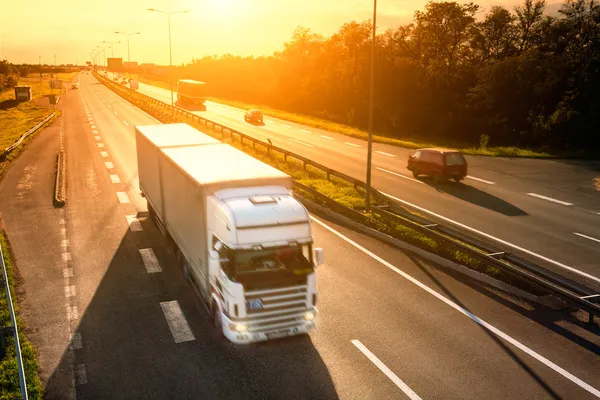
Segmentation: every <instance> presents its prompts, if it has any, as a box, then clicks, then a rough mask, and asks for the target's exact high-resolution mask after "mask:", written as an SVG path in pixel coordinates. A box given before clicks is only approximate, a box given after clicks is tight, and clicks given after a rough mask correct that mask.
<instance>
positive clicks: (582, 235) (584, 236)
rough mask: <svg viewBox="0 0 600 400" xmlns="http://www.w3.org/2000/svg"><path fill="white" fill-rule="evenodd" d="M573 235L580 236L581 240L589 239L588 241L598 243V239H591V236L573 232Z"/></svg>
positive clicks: (599, 241) (599, 240)
mask: <svg viewBox="0 0 600 400" xmlns="http://www.w3.org/2000/svg"><path fill="white" fill-rule="evenodd" d="M573 235H577V236H581V237H582V238H586V239H589V240H593V241H594V242H598V243H600V239H596V238H593V237H591V236H587V235H584V234H581V233H577V232H573Z"/></svg>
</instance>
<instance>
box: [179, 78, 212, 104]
mask: <svg viewBox="0 0 600 400" xmlns="http://www.w3.org/2000/svg"><path fill="white" fill-rule="evenodd" d="M177 101H179V102H180V103H182V104H195V105H199V106H202V107H203V108H204V109H206V105H205V101H206V82H200V81H194V80H192V79H180V80H179V81H178V82H177Z"/></svg>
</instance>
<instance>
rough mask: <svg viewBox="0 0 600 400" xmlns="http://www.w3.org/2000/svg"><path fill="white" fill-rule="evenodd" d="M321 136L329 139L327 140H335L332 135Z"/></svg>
mask: <svg viewBox="0 0 600 400" xmlns="http://www.w3.org/2000/svg"><path fill="white" fill-rule="evenodd" d="M321 137H322V138H323V139H327V140H335V139H334V138H332V137H329V136H325V135H321Z"/></svg>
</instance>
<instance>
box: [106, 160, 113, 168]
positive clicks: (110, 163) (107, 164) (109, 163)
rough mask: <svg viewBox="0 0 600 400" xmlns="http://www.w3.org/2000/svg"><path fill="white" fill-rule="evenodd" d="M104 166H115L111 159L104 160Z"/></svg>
mask: <svg viewBox="0 0 600 400" xmlns="http://www.w3.org/2000/svg"><path fill="white" fill-rule="evenodd" d="M104 166H105V167H106V168H108V169H113V168H114V167H115V166H114V165H113V163H112V162H111V161H105V162H104Z"/></svg>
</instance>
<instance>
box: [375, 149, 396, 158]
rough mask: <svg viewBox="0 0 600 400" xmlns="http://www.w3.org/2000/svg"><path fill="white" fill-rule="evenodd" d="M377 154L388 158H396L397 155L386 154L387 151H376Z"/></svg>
mask: <svg viewBox="0 0 600 400" xmlns="http://www.w3.org/2000/svg"><path fill="white" fill-rule="evenodd" d="M375 153H379V154H382V155H384V156H388V157H396V155H395V154H390V153H386V152H385V151H379V150H377V151H375Z"/></svg>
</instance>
